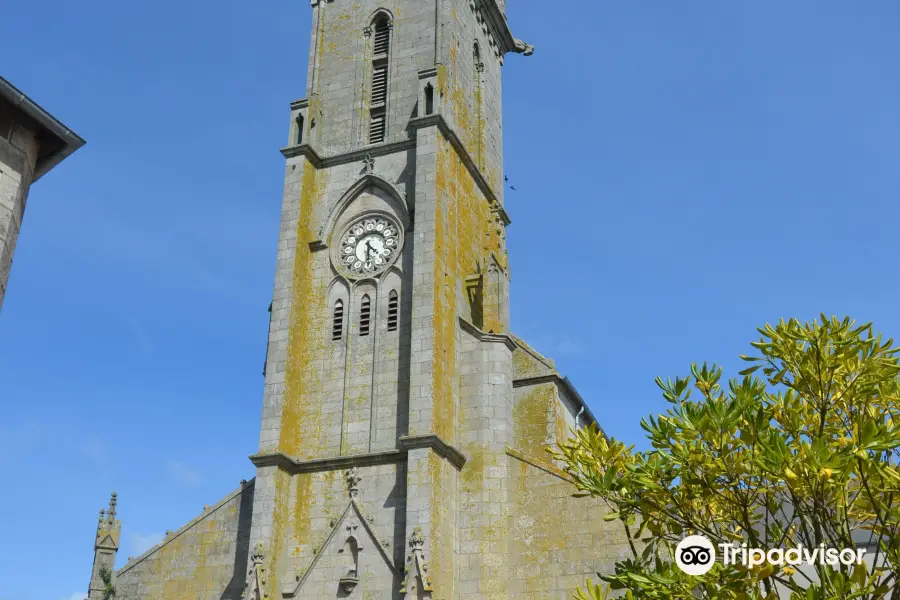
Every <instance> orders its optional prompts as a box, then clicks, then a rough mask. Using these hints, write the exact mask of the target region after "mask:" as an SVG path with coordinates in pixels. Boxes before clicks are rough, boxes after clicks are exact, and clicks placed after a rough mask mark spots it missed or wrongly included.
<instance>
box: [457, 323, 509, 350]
mask: <svg viewBox="0 0 900 600" xmlns="http://www.w3.org/2000/svg"><path fill="white" fill-rule="evenodd" d="M459 325H460V327H461V328H462V330H463V331H465V332H466V333H469V334H471V335H472V336H473V337H475V338H476V339H478V340H479V341H481V342H494V343H499V344H505V345H506V347H507V348H509V350H510V352H512V351H513V350H515V349H516V342H515V341H514V340H513V339H512V337H510V336H509V335H507V334H505V333H486V332H485V331H482V330H481V329H479V328H478V326H476V325H475V324H473V323H470V322H469V321H467V320H466V319H464V318H462V317H459Z"/></svg>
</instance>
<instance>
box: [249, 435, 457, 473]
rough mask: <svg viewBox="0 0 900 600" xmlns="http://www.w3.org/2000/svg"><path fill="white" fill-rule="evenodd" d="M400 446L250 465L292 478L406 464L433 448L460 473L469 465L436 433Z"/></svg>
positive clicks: (264, 459)
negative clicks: (412, 454) (409, 455)
mask: <svg viewBox="0 0 900 600" xmlns="http://www.w3.org/2000/svg"><path fill="white" fill-rule="evenodd" d="M398 446H399V447H398V448H397V449H394V450H382V451H381V452H369V453H366V454H351V455H349V456H332V457H328V458H313V459H310V460H297V459H295V458H291V457H290V456H288V455H287V454H285V453H284V452H266V453H262V454H254V455H252V456H251V457H250V462H252V463H253V464H254V465H255V466H256V467H277V468H279V469H281V470H283V471H285V472H287V473H290V474H292V475H293V474H296V473H318V472H321V471H337V470H341V469H350V468H352V467H371V466H375V465H388V464H392V463H400V462H404V461H406V457H407V453H408V452H409V451H410V450H415V449H416V448H431V449H432V450H434V451H435V453H437V454H438V456H440V457H442V458H444V459H446V460H447V461H448V462H450V464H452V465H453V466H454V467H456V468H457V469H462V467H463V465H465V464H466V457H465V456H464V455H463V453H462V452H460V451H459V450H457V449H456V448H454V447H453V446H451V445H450V444H448V443H447V442H445V441H444V440H442V439H441V438H440V436H438V435H436V434H433V433H428V434H423V435H405V436H402V437H401V438H400V439H399V440H398Z"/></svg>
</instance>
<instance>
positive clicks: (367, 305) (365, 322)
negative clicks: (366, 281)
mask: <svg viewBox="0 0 900 600" xmlns="http://www.w3.org/2000/svg"><path fill="white" fill-rule="evenodd" d="M371 314H372V302H371V301H370V300H369V295H368V294H366V295H365V296H363V299H362V306H361V307H360V310H359V335H361V336H362V335H369V320H370V317H371Z"/></svg>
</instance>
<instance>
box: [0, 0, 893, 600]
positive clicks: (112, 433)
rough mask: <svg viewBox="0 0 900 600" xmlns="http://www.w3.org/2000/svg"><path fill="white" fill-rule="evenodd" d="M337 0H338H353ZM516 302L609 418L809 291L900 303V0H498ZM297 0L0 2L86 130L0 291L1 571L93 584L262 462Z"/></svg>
mask: <svg viewBox="0 0 900 600" xmlns="http://www.w3.org/2000/svg"><path fill="white" fill-rule="evenodd" d="M335 1H336V2H342V1H344V0H335ZM509 19H510V22H511V24H512V26H513V29H514V31H515V32H516V34H517V35H518V36H519V37H521V38H523V39H525V40H527V41H528V42H530V43H532V44H534V45H535V46H536V48H537V51H536V53H535V55H534V56H533V57H530V58H523V57H519V56H511V57H509V59H508V61H507V65H506V67H505V71H504V77H505V79H504V91H505V99H504V112H505V122H504V132H505V136H506V139H505V142H506V149H507V151H506V173H507V175H508V176H509V178H510V181H511V182H512V184H513V185H515V186H516V188H517V191H516V192H512V191H508V193H507V209H508V211H509V213H510V215H511V217H512V219H513V225H512V226H511V227H510V228H509V231H508V239H509V251H510V257H511V260H512V268H513V281H512V294H513V295H512V302H511V306H512V321H513V329H514V331H515V332H516V333H517V334H518V335H520V336H522V337H523V338H525V339H526V340H528V341H529V342H531V343H532V344H533V345H534V346H535V347H537V348H538V349H539V350H541V351H542V352H544V353H546V354H548V355H551V356H553V357H554V358H556V359H557V362H558V366H559V367H560V370H561V371H562V372H563V373H564V374H566V375H568V376H569V377H570V378H571V379H572V380H573V382H574V383H575V384H576V385H577V386H578V388H579V390H580V391H581V393H582V395H583V396H584V397H585V398H586V399H587V401H588V403H589V404H590V406H591V408H592V410H593V412H594V413H595V415H597V417H598V418H599V419H600V421H601V424H602V425H603V426H604V428H605V429H606V430H607V432H608V433H610V434H612V435H614V436H616V437H620V438H622V439H625V440H627V441H629V442H633V443H638V444H640V442H641V430H640V428H639V425H638V423H639V420H640V418H641V417H642V416H644V415H646V414H649V413H653V412H657V411H660V410H663V409H664V403H663V401H662V400H661V398H660V396H659V394H658V393H657V390H656V388H655V386H654V384H653V379H654V377H656V376H657V375H661V376H675V375H682V374H685V373H687V371H688V366H689V364H690V363H691V362H692V361H703V360H708V361H718V362H720V363H721V364H723V365H724V366H725V367H726V371H729V372H732V373H733V372H734V371H736V370H737V368H738V366H739V361H738V360H737V355H738V354H739V353H741V352H746V351H748V349H749V342H750V341H751V340H752V339H754V338H755V335H756V333H755V328H756V327H757V326H759V325H762V324H763V323H765V322H767V321H773V320H777V319H778V318H780V317H790V316H796V317H798V318H803V319H807V318H812V317H814V316H816V315H817V314H818V313H819V312H820V311H825V312H826V313H836V314H839V315H844V314H850V315H852V316H853V317H855V318H857V319H859V320H873V321H875V324H876V326H877V327H878V328H879V329H881V330H883V331H885V332H886V333H887V334H889V335H898V334H900V314H898V308H897V302H896V297H897V293H898V291H900V284H898V282H897V281H898V279H897V274H898V273H897V266H896V265H897V256H898V250H897V245H896V243H894V242H893V239H894V238H895V237H896V228H897V226H898V224H900V208H898V202H897V200H898V198H900V179H898V172H900V171H898V166H900V164H898V163H900V147H898V140H900V79H898V77H897V65H898V64H900V38H898V37H897V35H896V24H897V22H898V21H900V4H898V3H896V2H893V1H890V0H877V1H871V2H865V3H862V2H852V3H851V2H836V1H824V0H817V1H812V0H806V1H800V0H795V1H792V2H774V1H771V0H768V1H763V2H753V3H749V2H743V3H738V2H716V3H713V2H663V1H655V2H624V1H621V0H620V1H618V2H610V1H607V0H602V1H596V0H592V1H588V0H576V1H575V2H574V3H572V2H569V3H564V4H558V3H557V4H553V3H550V4H548V3H547V2H538V1H537V0H510V1H509ZM309 27H310V9H309V3H308V2H306V0H293V1H290V2H288V1H287V0H272V1H269V2H256V3H248V2H232V1H229V0H226V1H225V2H216V3H213V2H211V1H209V0H193V1H191V2H184V1H177V2H176V1H175V0H158V1H157V2H154V3H122V2H113V1H112V0H93V1H91V2H86V3H85V2H81V3H72V2H63V1H62V0H45V1H44V2H40V3H35V2H17V3H9V6H6V7H5V8H4V14H3V18H2V19H0V57H2V59H0V72H2V74H3V75H4V76H5V77H6V78H8V79H9V80H10V81H12V82H13V83H14V84H15V85H17V86H18V87H20V88H21V89H22V90H23V91H25V92H26V93H27V94H29V95H30V96H31V97H32V98H34V99H35V100H36V101H37V102H39V103H41V104H42V105H43V106H44V107H45V108H47V109H48V110H49V111H50V112H51V113H53V114H54V115H56V116H58V117H59V118H60V119H61V120H63V121H64V122H65V123H66V124H67V125H69V126H70V127H71V128H72V129H74V130H75V131H77V132H78V133H79V134H81V135H82V136H83V137H84V138H85V139H86V140H87V141H88V144H87V146H85V147H84V148H83V149H82V150H80V151H79V152H78V153H77V154H76V155H75V156H73V157H72V158H70V159H69V160H67V161H66V162H65V163H63V164H62V165H61V166H60V167H59V168H57V169H56V170H54V171H53V172H52V173H51V174H50V175H49V176H47V177H46V178H45V179H44V180H42V181H40V182H39V183H38V184H37V185H36V186H35V187H34V188H33V189H32V192H31V196H30V198H29V205H28V209H27V213H26V218H25V224H24V228H23V231H22V235H21V238H20V242H19V247H18V249H17V251H16V257H15V262H14V264H13V271H12V278H11V281H10V290H9V293H8V294H7V297H6V301H5V304H4V306H3V309H2V312H0V402H2V409H3V410H2V416H0V477H2V479H3V480H4V481H5V482H6V485H7V488H6V493H4V494H0V514H2V515H3V516H4V519H3V528H2V531H3V532H4V535H3V537H4V540H5V543H4V544H3V545H2V546H0V565H3V567H2V569H0V572H5V573H10V574H12V573H15V574H16V576H15V577H6V578H5V579H4V580H5V582H6V585H5V586H4V589H3V590H0V600H38V599H40V600H46V599H50V600H67V599H69V598H77V597H78V596H77V593H80V592H82V591H83V590H84V589H86V587H87V583H88V577H89V571H90V564H91V559H92V542H93V535H94V530H95V523H96V514H97V510H98V509H99V508H100V507H101V506H103V505H105V503H106V501H107V499H108V494H109V492H110V491H112V490H113V489H115V490H117V491H118V492H119V494H120V505H119V507H120V511H119V514H120V516H121V518H122V520H123V523H124V533H123V544H122V546H123V547H122V550H121V552H120V557H119V558H120V559H121V560H122V561H124V559H125V558H126V557H127V556H128V555H136V554H138V553H139V552H140V551H141V550H143V549H145V548H146V547H148V546H149V545H150V544H152V543H153V542H155V541H156V540H157V539H159V536H160V535H161V534H162V533H163V532H164V531H165V530H166V529H176V528H177V527H178V526H180V525H181V524H182V523H184V522H186V521H187V520H189V519H190V518H192V517H193V516H195V515H196V514H197V513H198V512H199V511H200V510H201V509H202V507H203V505H204V504H212V503H214V502H215V501H217V500H218V499H219V498H221V497H222V496H224V495H225V494H226V493H227V492H229V491H230V490H232V489H233V488H235V487H236V486H237V485H238V482H239V480H240V479H242V478H247V479H249V478H250V477H252V476H253V468H252V465H251V464H250V463H249V461H248V460H247V456H248V455H249V454H251V453H253V452H254V451H255V449H256V442H257V435H258V422H259V413H260V407H261V399H262V384H263V380H262V377H261V369H262V363H263V359H264V353H265V336H266V327H267V313H266V308H267V307H268V304H269V298H270V295H271V290H272V276H273V271H274V266H275V250H276V245H277V232H278V215H279V210H280V205H279V204H280V198H281V189H282V176H283V164H284V163H283V158H282V157H281V155H280V154H279V153H278V149H279V148H280V147H282V146H283V145H284V144H285V142H286V140H287V126H288V103H289V102H290V101H291V100H293V99H296V98H300V97H302V96H303V95H304V90H305V77H306V55H307V48H308V40H309Z"/></svg>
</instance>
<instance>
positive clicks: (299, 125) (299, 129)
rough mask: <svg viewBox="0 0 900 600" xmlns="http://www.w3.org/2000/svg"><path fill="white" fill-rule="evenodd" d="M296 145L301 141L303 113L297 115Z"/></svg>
mask: <svg viewBox="0 0 900 600" xmlns="http://www.w3.org/2000/svg"><path fill="white" fill-rule="evenodd" d="M296 121H297V145H298V146H299V145H300V144H302V143H303V115H297V119H296Z"/></svg>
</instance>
